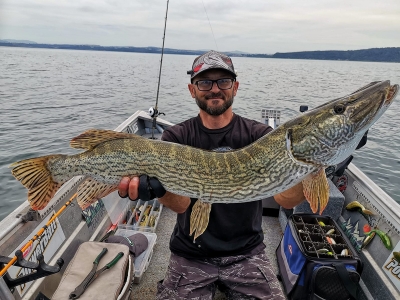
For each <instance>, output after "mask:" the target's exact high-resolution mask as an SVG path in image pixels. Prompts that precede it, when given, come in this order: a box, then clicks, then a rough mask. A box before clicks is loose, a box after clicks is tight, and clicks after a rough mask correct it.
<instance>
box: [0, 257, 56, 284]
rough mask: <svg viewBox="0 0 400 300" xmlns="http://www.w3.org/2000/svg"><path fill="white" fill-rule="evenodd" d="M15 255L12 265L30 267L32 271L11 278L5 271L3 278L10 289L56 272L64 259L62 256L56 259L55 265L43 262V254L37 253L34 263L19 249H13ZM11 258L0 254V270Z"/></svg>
mask: <svg viewBox="0 0 400 300" xmlns="http://www.w3.org/2000/svg"><path fill="white" fill-rule="evenodd" d="M15 256H16V257H17V261H16V262H15V264H14V266H17V267H21V268H27V269H31V270H32V271H31V273H30V274H28V275H25V276H21V277H18V278H11V276H10V275H9V274H8V273H6V274H5V275H4V277H3V279H4V281H5V283H6V284H7V286H8V288H9V289H12V288H14V287H16V286H17V285H20V284H24V283H27V282H30V281H33V280H36V279H39V278H42V277H45V276H48V275H52V274H55V273H58V272H59V271H60V270H61V268H62V266H63V265H64V260H63V259H62V258H59V259H58V260H57V262H56V265H55V266H50V265H48V264H46V263H45V262H44V256H43V254H39V255H38V257H37V260H38V261H37V262H36V263H35V262H31V261H28V260H25V259H24V256H23V253H22V251H21V250H17V251H15ZM11 260H12V258H10V257H7V256H2V255H0V270H1V269H2V268H3V267H4V265H5V264H8V263H9V262H10V261H11Z"/></svg>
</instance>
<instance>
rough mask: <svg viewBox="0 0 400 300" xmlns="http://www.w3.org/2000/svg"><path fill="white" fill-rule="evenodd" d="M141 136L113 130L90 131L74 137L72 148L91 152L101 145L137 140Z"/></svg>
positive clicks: (71, 143)
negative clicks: (115, 141)
mask: <svg viewBox="0 0 400 300" xmlns="http://www.w3.org/2000/svg"><path fill="white" fill-rule="evenodd" d="M139 137H140V136H138V135H136V134H132V133H126V132H117V131H113V130H103V129H89V130H87V131H85V132H84V133H82V134H80V135H78V136H77V137H74V138H73V139H72V140H71V142H70V146H71V147H72V148H78V149H86V150H91V149H93V148H95V147H96V146H98V145H99V144H101V143H104V142H107V141H111V140H118V139H135V138H139Z"/></svg>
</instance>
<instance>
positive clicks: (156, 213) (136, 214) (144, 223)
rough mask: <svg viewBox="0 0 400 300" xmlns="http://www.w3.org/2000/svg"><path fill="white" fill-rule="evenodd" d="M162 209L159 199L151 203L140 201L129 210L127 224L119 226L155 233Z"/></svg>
mask: <svg viewBox="0 0 400 300" xmlns="http://www.w3.org/2000/svg"><path fill="white" fill-rule="evenodd" d="M162 208H163V205H162V204H160V202H158V201H157V199H154V200H150V201H143V200H138V201H137V202H136V205H134V206H133V207H131V208H130V209H129V210H128V212H127V216H126V223H125V224H119V225H118V228H120V229H127V230H138V231H147V232H155V230H156V227H157V225H158V220H159V219H160V214H161V211H162Z"/></svg>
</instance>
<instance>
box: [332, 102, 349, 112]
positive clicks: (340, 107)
mask: <svg viewBox="0 0 400 300" xmlns="http://www.w3.org/2000/svg"><path fill="white" fill-rule="evenodd" d="M333 111H334V112H335V113H336V114H342V113H344V112H345V111H346V107H345V106H344V105H343V104H337V105H335V107H334V108H333Z"/></svg>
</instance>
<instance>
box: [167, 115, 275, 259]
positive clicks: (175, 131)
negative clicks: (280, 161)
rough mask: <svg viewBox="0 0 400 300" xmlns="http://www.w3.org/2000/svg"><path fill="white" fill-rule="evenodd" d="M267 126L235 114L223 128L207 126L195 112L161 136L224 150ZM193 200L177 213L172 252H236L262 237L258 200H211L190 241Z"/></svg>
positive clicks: (248, 248)
mask: <svg viewBox="0 0 400 300" xmlns="http://www.w3.org/2000/svg"><path fill="white" fill-rule="evenodd" d="M271 130H272V128H271V127H269V126H268V125H265V124H262V123H260V122H257V121H254V120H250V119H246V118H243V117H240V116H238V115H234V116H233V118H232V121H231V122H230V123H229V124H228V125H227V126H225V127H223V128H220V129H208V128H206V127H204V126H203V124H202V122H201V119H200V117H199V116H197V117H194V118H191V119H189V120H187V121H184V122H182V123H180V124H177V125H175V126H172V127H170V128H168V129H166V130H165V131H164V133H163V136H162V140H164V141H169V142H174V143H179V144H183V145H190V146H193V147H197V148H202V149H206V150H216V151H227V150H231V149H239V148H242V147H245V146H247V145H249V144H251V143H252V142H254V141H256V140H257V139H259V138H260V137H262V136H263V135H265V134H266V133H268V132H270V131H271ZM196 201H197V199H193V198H192V199H191V203H190V206H189V208H188V209H187V210H186V212H184V213H182V214H178V215H177V222H176V225H175V228H174V231H173V233H172V236H171V241H170V250H171V251H172V252H173V253H175V254H177V255H180V256H182V257H185V258H189V259H190V258H207V257H223V256H232V255H240V254H245V253H247V252H249V251H251V250H252V249H254V248H255V247H256V246H258V245H259V244H260V243H261V242H262V241H263V239H264V235H263V232H262V228H261V222H262V201H261V200H260V201H253V202H246V203H233V204H225V203H215V204H212V206H211V213H210V221H209V224H208V227H207V229H206V231H205V232H204V233H203V234H202V235H201V236H199V237H198V238H197V239H196V242H195V243H193V236H189V226H190V213H191V212H192V207H193V205H194V203H195V202H196Z"/></svg>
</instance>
